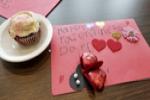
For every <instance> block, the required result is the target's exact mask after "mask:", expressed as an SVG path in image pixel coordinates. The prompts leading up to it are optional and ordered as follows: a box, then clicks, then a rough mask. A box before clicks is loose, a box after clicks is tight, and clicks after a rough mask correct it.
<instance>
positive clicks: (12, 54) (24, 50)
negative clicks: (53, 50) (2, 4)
mask: <svg viewBox="0 0 150 100" xmlns="http://www.w3.org/2000/svg"><path fill="white" fill-rule="evenodd" d="M34 14H35V18H36V19H37V20H39V22H40V25H41V26H40V30H41V37H40V40H39V42H38V43H37V44H34V45H32V46H29V47H28V46H21V45H20V44H18V43H17V42H16V41H15V40H14V39H12V38H11V37H10V35H9V33H8V26H9V24H10V19H8V20H6V21H5V22H4V23H2V24H1V26H0V58H2V59H4V60H6V61H8V62H24V61H27V60H30V59H32V58H35V57H36V56H38V55H39V54H41V53H42V52H43V51H44V50H45V49H46V48H47V47H48V46H49V44H50V42H51V40H52V25H51V23H50V22H49V20H48V19H47V18H45V17H44V16H42V15H40V14H36V13H34Z"/></svg>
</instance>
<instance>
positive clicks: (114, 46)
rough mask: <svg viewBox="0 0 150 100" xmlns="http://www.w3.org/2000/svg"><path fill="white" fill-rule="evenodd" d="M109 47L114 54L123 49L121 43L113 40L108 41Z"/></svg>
mask: <svg viewBox="0 0 150 100" xmlns="http://www.w3.org/2000/svg"><path fill="white" fill-rule="evenodd" d="M107 45H108V47H109V49H110V50H111V51H112V52H117V51H119V50H121V48H122V45H121V43H120V42H119V41H114V40H113V39H109V40H107Z"/></svg>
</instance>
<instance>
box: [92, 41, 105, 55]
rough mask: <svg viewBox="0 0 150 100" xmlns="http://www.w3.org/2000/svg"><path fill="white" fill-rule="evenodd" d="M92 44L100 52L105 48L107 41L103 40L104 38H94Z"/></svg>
mask: <svg viewBox="0 0 150 100" xmlns="http://www.w3.org/2000/svg"><path fill="white" fill-rule="evenodd" d="M92 45H93V47H94V48H95V49H96V50H97V51H98V52H100V51H101V50H103V49H104V48H105V47H106V42H105V40H102V39H101V40H99V39H93V40H92Z"/></svg>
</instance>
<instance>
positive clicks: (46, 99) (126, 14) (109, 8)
mask: <svg viewBox="0 0 150 100" xmlns="http://www.w3.org/2000/svg"><path fill="white" fill-rule="evenodd" d="M48 18H49V19H50V20H51V22H52V23H53V25H54V24H71V23H84V22H93V21H99V20H113V19H123V18H134V19H135V20H136V22H137V24H138V26H139V27H140V29H141V31H142V33H143V35H144V37H145V38H146V40H147V42H148V43H149V44H150V0H63V1H62V2H61V3H60V5H59V6H58V7H57V8H56V9H55V10H53V12H52V13H51V14H50V15H49V16H48ZM3 21H4V19H2V18H0V23H2V22H3ZM48 49H49V48H47V49H46V50H45V51H44V52H43V53H42V54H41V55H40V56H39V57H37V58H35V59H33V60H31V61H29V62H24V63H9V62H5V61H3V60H0V100H70V99H71V100H91V99H95V100H150V80H149V79H147V80H143V81H139V82H132V83H126V84H121V85H116V86H111V87H107V88H105V90H104V91H103V92H102V93H96V95H95V97H93V96H89V95H88V93H87V92H86V91H83V92H78V93H71V94H65V95H60V96H52V94H51V91H50V90H51V81H50V78H51V77H50V64H51V59H50V53H49V52H48Z"/></svg>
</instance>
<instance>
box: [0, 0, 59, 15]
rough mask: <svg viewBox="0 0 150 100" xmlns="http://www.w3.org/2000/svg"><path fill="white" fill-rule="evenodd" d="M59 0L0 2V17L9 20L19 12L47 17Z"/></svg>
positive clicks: (13, 0)
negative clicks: (27, 11)
mask: <svg viewBox="0 0 150 100" xmlns="http://www.w3.org/2000/svg"><path fill="white" fill-rule="evenodd" d="M59 1H60V0H0V15H1V16H3V17H5V18H9V17H10V16H12V15H13V14H15V13H16V12H18V11H21V10H30V11H34V12H37V13H40V14H42V15H45V16H46V15H47V14H48V13H49V12H50V11H51V10H52V9H53V8H54V7H55V6H56V5H57V4H58V3H59Z"/></svg>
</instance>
